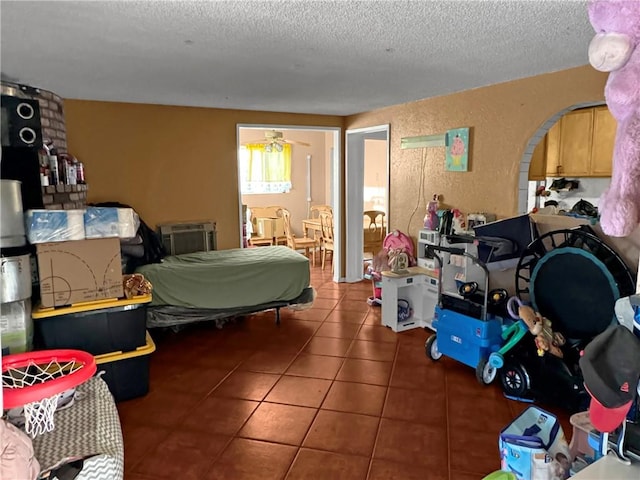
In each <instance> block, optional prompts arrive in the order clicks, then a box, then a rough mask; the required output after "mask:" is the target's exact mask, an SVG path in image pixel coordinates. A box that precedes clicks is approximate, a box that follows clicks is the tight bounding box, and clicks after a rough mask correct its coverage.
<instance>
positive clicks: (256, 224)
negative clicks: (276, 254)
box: [249, 206, 287, 245]
mask: <svg viewBox="0 0 640 480" xmlns="http://www.w3.org/2000/svg"><path fill="white" fill-rule="evenodd" d="M281 209H282V207H280V206H270V207H250V210H251V224H252V227H253V234H252V235H251V238H250V240H249V242H250V243H251V245H286V243H287V239H286V237H285V235H284V227H283V221H282V216H281V214H280V210H281ZM261 233H262V235H261Z"/></svg>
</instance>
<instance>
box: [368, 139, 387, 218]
mask: <svg viewBox="0 0 640 480" xmlns="http://www.w3.org/2000/svg"><path fill="white" fill-rule="evenodd" d="M386 185H387V141H386V140H374V139H371V138H365V140H364V188H365V189H366V188H367V187H369V188H375V189H380V188H381V189H382V192H383V193H382V196H383V197H384V195H385V192H386V188H385V187H386ZM374 200H376V199H367V198H366V192H365V198H364V205H363V210H365V211H366V210H373V209H374V208H375V207H376V206H378V207H379V206H380V205H384V203H385V202H384V201H382V202H380V201H374ZM386 210H387V208H386V206H385V208H384V211H385V212H386Z"/></svg>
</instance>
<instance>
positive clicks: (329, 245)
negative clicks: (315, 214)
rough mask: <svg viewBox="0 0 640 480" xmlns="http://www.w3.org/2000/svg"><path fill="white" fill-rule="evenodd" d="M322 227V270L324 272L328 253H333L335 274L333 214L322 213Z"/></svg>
mask: <svg viewBox="0 0 640 480" xmlns="http://www.w3.org/2000/svg"><path fill="white" fill-rule="evenodd" d="M320 225H321V228H322V238H321V242H320V251H321V254H322V270H324V265H325V261H326V258H327V252H331V272H332V273H333V251H334V247H333V245H334V244H333V214H332V213H331V212H327V211H324V212H320Z"/></svg>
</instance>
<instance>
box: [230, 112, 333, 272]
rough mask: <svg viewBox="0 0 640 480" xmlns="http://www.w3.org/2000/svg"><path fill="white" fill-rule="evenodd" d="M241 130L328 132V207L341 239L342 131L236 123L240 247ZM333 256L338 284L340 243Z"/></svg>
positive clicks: (316, 127) (323, 128) (242, 220)
mask: <svg viewBox="0 0 640 480" xmlns="http://www.w3.org/2000/svg"><path fill="white" fill-rule="evenodd" d="M241 128H252V129H263V130H278V129H283V130H320V131H324V132H329V133H331V134H332V137H333V147H332V148H331V156H332V158H331V162H330V163H329V164H330V167H331V169H330V171H329V172H328V175H329V185H330V205H331V206H332V208H333V220H334V222H333V223H334V237H335V238H341V237H340V234H341V231H342V229H341V224H342V223H341V222H342V199H341V197H340V185H341V184H342V168H341V162H342V158H341V155H340V152H341V151H342V149H341V147H340V134H341V133H342V129H341V128H340V127H318V126H310V125H276V124H268V123H238V124H237V125H236V143H237V147H236V169H238V173H237V177H238V217H239V220H240V223H239V225H240V247H242V224H243V222H244V219H243V218H242V192H241V187H240V171H239V166H240V165H239V161H238V152H239V151H240V129H241ZM334 248H335V250H334V255H333V257H332V259H331V261H332V262H334V263H333V266H334V269H333V272H334V273H333V281H334V282H339V281H342V279H341V278H340V272H341V271H342V268H341V267H342V262H341V256H342V255H341V251H342V246H341V243H340V242H336V243H335V245H334Z"/></svg>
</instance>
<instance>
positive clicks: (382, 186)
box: [345, 124, 390, 282]
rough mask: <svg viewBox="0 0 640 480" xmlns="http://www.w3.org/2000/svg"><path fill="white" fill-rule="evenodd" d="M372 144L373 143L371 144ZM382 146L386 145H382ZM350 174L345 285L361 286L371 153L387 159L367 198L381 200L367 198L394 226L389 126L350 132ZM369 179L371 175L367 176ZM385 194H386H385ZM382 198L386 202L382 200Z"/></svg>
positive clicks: (347, 200) (347, 163)
mask: <svg viewBox="0 0 640 480" xmlns="http://www.w3.org/2000/svg"><path fill="white" fill-rule="evenodd" d="M369 141H371V142H369ZM378 142H383V143H382V145H380V144H379V143H378ZM374 146H375V147H374ZM346 147H347V148H346V168H345V171H346V174H345V185H346V188H345V190H346V193H345V214H346V222H345V225H346V236H345V237H346V242H345V248H346V269H345V281H347V282H358V281H360V280H362V278H363V273H364V272H363V263H362V260H363V229H362V227H363V215H362V213H363V207H364V205H365V184H366V183H369V181H370V180H369V179H367V180H366V181H365V170H367V171H368V169H367V165H366V164H367V160H366V157H367V152H371V151H381V152H382V155H383V157H384V159H383V162H382V167H383V171H382V172H378V180H377V181H376V180H375V175H374V176H373V179H374V180H372V181H374V183H375V185H374V186H373V188H372V189H371V190H369V189H368V190H367V196H370V194H371V193H375V194H376V195H371V196H375V197H377V198H375V199H373V198H367V202H368V203H369V202H374V201H375V203H376V204H377V205H379V206H380V205H382V206H384V211H385V212H386V216H385V226H386V227H387V228H388V226H389V224H390V218H389V125H388V124H386V125H377V126H374V127H367V128H359V129H354V130H347V131H346ZM367 176H368V175H367ZM381 192H382V193H381ZM380 197H382V198H380Z"/></svg>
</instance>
